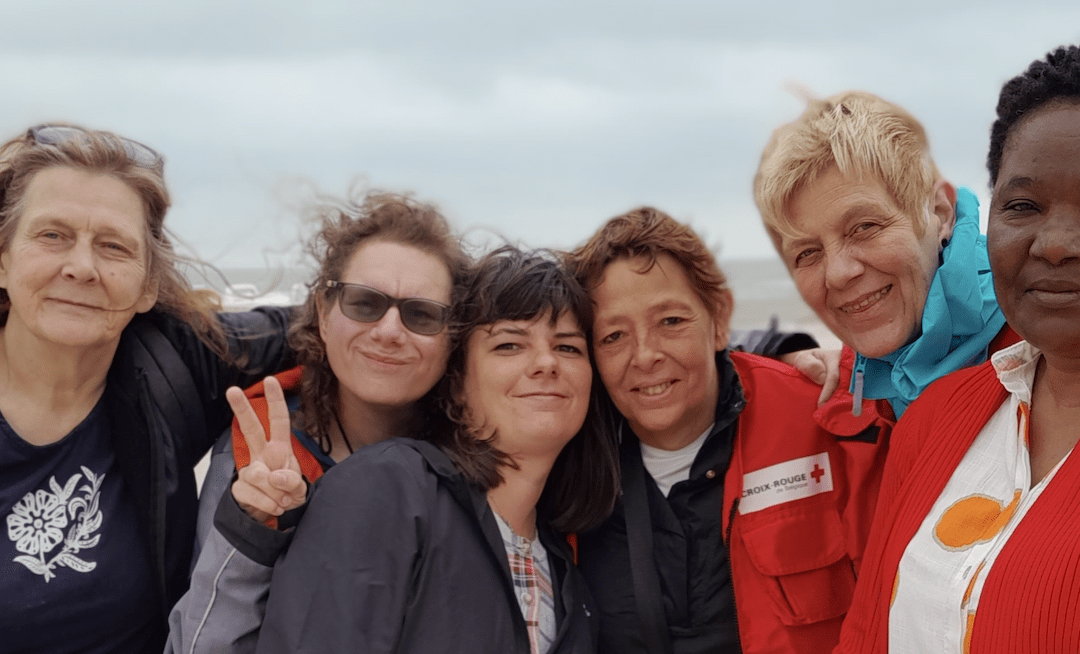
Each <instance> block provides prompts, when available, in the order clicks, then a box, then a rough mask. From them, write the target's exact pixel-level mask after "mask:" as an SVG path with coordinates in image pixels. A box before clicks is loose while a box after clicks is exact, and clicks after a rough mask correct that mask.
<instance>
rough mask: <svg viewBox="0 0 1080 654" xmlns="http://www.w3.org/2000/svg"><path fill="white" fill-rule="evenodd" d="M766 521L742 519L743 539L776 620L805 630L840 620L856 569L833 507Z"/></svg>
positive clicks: (792, 512)
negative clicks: (815, 625) (824, 621)
mask: <svg viewBox="0 0 1080 654" xmlns="http://www.w3.org/2000/svg"><path fill="white" fill-rule="evenodd" d="M754 518H759V516H754ZM760 518H766V516H760ZM767 518H768V519H767V520H750V519H746V518H744V521H743V525H742V530H741V531H742V539H743V542H744V543H745V545H746V549H747V554H748V556H749V558H750V561H751V562H752V563H753V565H754V568H755V569H756V571H757V572H758V574H759V575H760V578H759V580H760V581H761V582H762V584H763V586H764V590H765V591H766V594H767V595H768V597H769V598H770V599H771V600H772V604H773V605H774V608H775V611H776V614H777V616H778V617H779V618H780V620H781V621H782V622H783V623H784V624H786V625H807V624H812V623H815V622H820V621H822V620H828V619H830V618H836V617H839V616H842V615H844V614H845V613H846V612H847V610H848V608H849V607H850V606H851V599H852V597H853V595H854V591H855V570H854V567H853V565H852V562H851V558H850V557H849V556H848V554H847V551H846V548H845V546H844V531H843V526H842V524H841V522H840V516H839V514H838V513H837V512H836V509H835V507H833V506H832V505H831V504H824V505H818V506H811V507H798V508H792V509H787V510H785V511H783V512H780V513H775V514H771V515H769V516H767Z"/></svg>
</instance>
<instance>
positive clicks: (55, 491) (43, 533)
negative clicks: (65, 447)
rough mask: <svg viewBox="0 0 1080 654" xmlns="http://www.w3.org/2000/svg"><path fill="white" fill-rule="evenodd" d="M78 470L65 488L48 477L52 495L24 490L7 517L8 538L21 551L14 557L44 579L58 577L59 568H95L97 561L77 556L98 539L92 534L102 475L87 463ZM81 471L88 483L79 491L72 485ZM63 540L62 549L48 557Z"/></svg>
mask: <svg viewBox="0 0 1080 654" xmlns="http://www.w3.org/2000/svg"><path fill="white" fill-rule="evenodd" d="M81 468H82V472H83V474H82V475H80V474H78V473H76V474H74V475H72V476H71V479H68V482H67V483H66V484H64V486H63V487H61V486H60V484H58V483H57V482H56V477H51V478H50V479H49V488H50V489H51V490H52V492H51V493H50V492H49V491H47V490H44V489H38V490H36V491H33V492H30V493H27V494H26V495H24V496H23V498H22V499H21V500H19V501H18V502H16V503H15V506H13V507H12V509H11V513H10V514H8V517H7V526H8V538H9V539H11V540H12V541H13V542H14V543H15V549H16V550H18V551H19V552H22V553H23V554H22V555H20V556H16V557H15V558H14V559H13V560H14V561H16V562H18V563H21V564H23V565H24V566H26V567H27V569H29V570H30V571H31V572H33V573H35V574H39V575H42V576H43V577H45V581H46V583H47V582H48V581H49V580H50V579H52V578H53V577H55V576H56V572H55V571H56V569H57V568H58V567H66V568H70V569H72V570H76V571H78V572H90V571H91V570H93V569H94V568H95V567H97V563H95V562H93V561H86V560H83V559H81V558H79V557H78V556H76V554H78V553H79V552H80V551H81V550H85V549H90V548H92V547H94V546H95V545H97V544H98V540H100V538H101V536H100V534H94V532H95V531H97V530H98V529H99V528H100V527H101V511H100V510H99V508H98V502H99V500H100V497H101V482H102V481H104V480H105V475H104V474H103V475H100V476H98V475H95V474H94V473H93V472H91V471H90V469H89V468H87V467H86V466H81ZM84 475H85V477H86V482H87V483H85V484H83V485H82V486H81V487H79V488H78V491H77V492H78V493H80V494H78V495H77V494H76V488H75V487H76V486H78V484H79V480H80V479H82V477H83V476H84ZM65 529H67V534H66V535H65V533H64V530H65ZM61 542H62V543H63V548H62V549H61V550H60V552H59V553H57V554H56V555H55V556H53V557H52V558H49V559H46V557H47V556H48V555H50V554H52V552H53V551H54V550H55V549H56V547H57V546H58V545H60V544H61Z"/></svg>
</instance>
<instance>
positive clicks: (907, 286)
mask: <svg viewBox="0 0 1080 654" xmlns="http://www.w3.org/2000/svg"><path fill="white" fill-rule="evenodd" d="M954 193H955V192H954V191H952V187H951V186H948V185H947V184H945V183H944V182H941V183H939V184H938V185H937V186H935V191H934V196H933V202H932V203H929V206H930V207H932V208H933V212H932V213H931V212H928V218H927V224H926V228H925V229H924V230H922V232H921V234H920V233H918V232H917V229H918V228H917V225H916V222H915V220H914V219H913V218H912V217H911V216H907V215H905V214H904V213H903V212H902V211H900V209H899V208H898V207H897V205H896V202H895V201H894V200H893V199H892V197H891V196H890V195H889V193H888V191H887V190H886V189H885V186H884V185H883V184H882V183H881V182H880V181H878V180H877V179H874V178H866V179H862V180H858V179H853V178H850V177H848V176H846V175H844V174H843V173H841V172H840V171H839V170H838V169H837V168H835V167H833V168H831V169H830V170H829V171H828V172H826V173H825V174H823V175H821V176H819V177H818V178H817V179H816V180H814V182H813V183H812V184H810V185H809V186H807V187H805V188H803V189H802V190H800V191H799V192H797V193H796V194H795V195H794V196H793V197H792V201H791V204H790V209H789V210H790V216H791V223H792V226H793V227H794V228H795V230H796V231H797V232H798V233H799V234H800V236H799V237H797V238H788V237H782V239H781V243H780V251H781V256H782V257H783V259H784V263H785V264H786V265H787V268H788V271H789V272H790V273H791V277H792V279H793V280H794V281H795V286H796V287H797V288H798V289H799V294H800V295H802V298H803V300H804V301H805V302H806V303H807V304H808V305H809V306H810V308H812V309H813V310H814V311H815V312H816V313H817V315H818V316H819V317H820V318H821V320H822V321H823V322H824V323H825V324H826V325H827V326H828V327H829V329H830V330H832V332H833V333H834V334H836V336H837V337H839V338H840V340H841V341H843V342H844V343H845V344H846V345H849V346H851V347H852V348H853V349H854V350H855V351H857V352H859V353H861V354H863V355H864V356H868V357H881V356H884V355H886V354H889V353H891V352H893V351H895V350H896V349H898V348H900V347H901V346H903V345H905V344H906V343H907V342H908V341H910V340H911V339H912V338H913V337H914V336H915V335H917V334H918V332H919V330H920V329H921V326H922V315H923V307H924V306H925V305H926V296H927V294H928V293H929V291H930V282H931V281H932V280H933V278H934V273H935V272H936V271H937V267H938V253H939V251H940V249H941V240H942V239H945V238H948V237H949V236H951V235H952V226H953V216H952V201H955V195H954ZM950 200H951V201H950Z"/></svg>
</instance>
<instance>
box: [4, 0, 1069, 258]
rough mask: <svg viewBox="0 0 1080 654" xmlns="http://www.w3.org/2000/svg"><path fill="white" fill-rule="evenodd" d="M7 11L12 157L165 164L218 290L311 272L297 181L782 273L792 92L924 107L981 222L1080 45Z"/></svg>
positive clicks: (923, 30) (983, 15) (288, 6)
mask: <svg viewBox="0 0 1080 654" xmlns="http://www.w3.org/2000/svg"><path fill="white" fill-rule="evenodd" d="M0 6H2V7H3V15H4V23H5V29H4V35H3V37H2V38H0V88H2V89H3V93H2V96H3V101H2V109H0V133H2V135H3V136H4V137H5V138H6V137H9V136H13V135H14V134H16V133H17V132H19V131H21V130H23V129H25V128H26V127H27V126H29V125H31V124H35V123H39V122H44V121H48V120H69V121H75V122H78V123H81V124H84V125H86V126H89V127H96V128H106V129H113V130H116V131H119V132H121V133H123V134H125V135H127V136H130V137H132V138H135V139H137V140H141V141H144V142H146V143H148V144H150V145H152V146H153V147H155V148H157V149H159V150H161V151H162V152H163V153H164V154H165V155H166V157H167V159H168V164H167V167H166V175H167V178H168V181H169V184H170V188H171V190H172V192H173V196H174V208H173V210H172V213H171V214H170V217H169V222H170V223H171V226H172V228H173V230H174V232H176V233H177V234H178V235H180V236H181V237H182V238H183V239H184V240H185V241H187V242H188V243H190V244H191V245H192V246H194V248H195V250H196V251H197V253H198V254H199V255H201V256H203V257H205V258H207V259H209V260H211V261H212V262H214V263H216V264H217V265H219V266H222V267H233V266H249V265H261V264H264V263H270V264H275V265H278V264H284V265H290V264H292V263H294V262H295V261H296V259H297V257H298V254H299V249H298V248H297V247H296V246H295V242H296V240H297V220H296V218H295V210H294V208H293V205H295V204H296V202H297V198H298V197H299V196H300V191H299V190H298V189H299V188H300V183H299V181H298V180H300V179H304V180H310V181H311V182H313V183H314V184H316V185H317V186H318V187H319V188H321V189H322V190H324V191H326V192H330V193H337V194H341V193H343V192H344V191H345V190H346V188H347V187H348V186H349V184H350V182H351V181H352V180H354V179H356V178H357V177H358V176H363V177H364V178H365V179H366V180H367V181H368V183H369V184H370V185H371V186H374V187H378V188H385V189H389V190H412V191H414V192H415V193H416V194H417V196H418V197H420V198H423V199H428V200H431V201H434V202H436V203H437V204H439V205H440V206H441V207H442V208H443V209H444V211H445V212H446V213H447V215H448V216H449V217H450V218H451V219H452V220H453V221H454V223H455V225H456V226H457V227H458V228H459V229H465V228H468V227H472V226H489V227H491V228H493V229H494V230H496V231H497V232H499V233H501V234H503V235H505V236H506V237H508V238H510V239H512V240H520V241H524V242H525V243H527V244H529V245H545V246H556V247H569V246H572V245H575V244H577V243H579V242H580V241H582V240H583V239H585V238H586V237H587V236H588V235H589V234H590V233H591V232H592V231H593V230H595V229H596V228H597V227H598V226H599V225H600V224H601V223H602V222H603V220H605V219H606V218H608V217H611V216H613V215H616V214H618V213H621V212H623V211H625V210H627V209H630V208H632V207H634V206H637V205H641V204H652V205H655V206H658V207H660V208H662V209H664V210H666V211H668V212H669V213H672V214H673V215H675V216H676V217H678V218H681V219H684V220H687V221H690V222H691V223H692V224H693V225H694V226H695V227H696V228H697V229H698V230H699V232H700V233H702V234H703V235H704V236H705V237H706V238H707V240H708V241H709V242H710V243H712V244H714V245H716V246H718V247H719V249H720V253H721V257H722V259H725V260H731V259H740V258H755V257H768V256H772V250H771V246H770V245H769V243H768V240H767V238H766V237H765V235H764V232H763V231H762V229H761V228H760V226H759V221H758V218H757V214H756V211H755V209H754V206H753V201H752V198H751V192H750V184H751V180H752V177H753V173H754V170H755V167H756V165H757V161H758V157H759V155H760V152H761V149H762V147H763V146H764V145H765V143H766V141H767V140H768V137H769V133H770V131H771V130H772V129H773V128H774V127H776V126H777V125H778V124H780V123H782V122H785V121H788V120H791V119H793V118H794V117H796V116H797V115H798V113H799V112H800V111H801V109H802V106H803V102H802V101H801V100H799V99H798V98H797V97H796V96H794V95H793V94H792V93H790V92H789V91H788V90H786V89H787V88H788V87H790V86H791V84H792V83H794V84H798V85H800V86H802V87H805V88H807V89H809V90H811V91H813V92H814V93H815V94H818V95H826V94H830V93H833V92H837V91H840V90H844V89H847V88H864V89H867V90H870V91H873V92H876V93H878V94H879V95H882V96H884V97H886V98H888V99H890V100H893V101H896V102H898V103H900V104H902V105H904V106H905V107H907V108H908V109H909V110H910V111H911V112H912V113H914V114H915V115H916V116H917V117H919V118H920V119H921V120H923V121H924V123H925V124H926V126H927V128H928V131H929V133H930V137H931V141H932V144H933V150H934V154H935V157H936V159H937V161H938V164H939V166H940V167H941V168H942V170H943V172H944V173H945V174H946V175H947V176H948V177H950V178H951V179H952V180H954V181H955V182H957V183H958V184H966V185H969V186H972V187H973V188H974V189H975V190H976V191H977V192H979V194H980V195H981V196H982V197H983V198H985V197H986V195H987V194H986V174H985V172H984V168H983V160H984V157H985V152H986V141H987V133H988V129H989V125H990V122H991V120H992V118H993V108H994V104H995V101H996V96H997V92H998V89H999V88H1000V85H1001V83H1002V82H1003V81H1004V80H1006V79H1007V78H1009V77H1011V76H1013V75H1015V74H1017V73H1019V72H1020V71H1021V70H1023V68H1024V67H1026V66H1027V64H1028V63H1029V62H1030V61H1031V60H1032V59H1035V58H1038V57H1041V56H1042V55H1044V54H1045V53H1046V52H1047V51H1048V50H1050V49H1052V48H1053V47H1055V46H1057V45H1060V44H1063V43H1070V42H1071V43H1077V42H1080V3H1077V2H1074V1H1072V0H1055V1H1048V0H1029V1H1028V2H1026V3H1024V5H1023V6H1021V3H1019V2H1015V1H1014V2H1001V1H998V0H984V1H981V2H958V1H956V0H936V1H934V0H910V1H907V2H904V3H890V4H889V5H888V7H887V8H886V9H877V8H874V7H873V6H872V3H869V2H866V0H859V1H848V0H836V1H832V2H830V1H827V0H821V1H819V2H805V1H803V0H797V1H791V2H787V1H784V2H772V3H770V2H757V3H752V2H738V3H736V2H731V1H729V0H696V1H688V0H667V1H666V2H662V3H661V2H639V1H635V0H619V1H618V2H615V1H612V0H577V1H573V2H569V1H564V0H547V1H546V2H543V3H530V2H506V1H505V0H504V1H496V0H455V1H454V2H447V1H442V2H440V1H439V0H420V1H414V2H410V1H408V0H397V1H387V0H306V1H304V2H295V0H294V1H289V2H280V1H277V0H255V1H249V0H240V1H234V0H214V1H210V0H187V1H186V2H182V3H180V2H177V3H165V2H157V1H155V0H107V1H105V2H97V3H88V2H82V1H76V0H68V1H60V0H35V1H34V2H23V1H14V0H0ZM984 213H985V212H984Z"/></svg>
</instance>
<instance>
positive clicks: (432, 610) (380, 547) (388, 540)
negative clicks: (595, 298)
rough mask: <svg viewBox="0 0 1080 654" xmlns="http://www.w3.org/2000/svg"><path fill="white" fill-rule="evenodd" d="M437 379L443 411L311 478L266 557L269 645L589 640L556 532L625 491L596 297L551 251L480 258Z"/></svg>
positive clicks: (585, 606) (590, 630) (528, 653)
mask: <svg viewBox="0 0 1080 654" xmlns="http://www.w3.org/2000/svg"><path fill="white" fill-rule="evenodd" d="M455 314H456V315H457V316H458V320H456V321H455V324H454V325H453V327H452V329H453V336H452V338H453V350H452V351H451V353H450V359H449V364H448V366H447V372H446V378H445V381H444V383H443V384H441V385H440V387H439V398H440V401H441V403H442V404H443V406H444V407H445V412H444V418H445V419H444V421H443V424H441V425H440V424H431V425H429V426H428V428H427V429H419V430H413V431H411V432H409V435H411V436H412V437H413V438H395V439H391V440H389V441H387V442H385V443H379V444H377V445H372V446H370V447H367V448H364V449H363V450H361V451H359V452H357V453H356V455H354V456H352V457H349V459H348V460H346V461H344V462H342V463H341V464H340V465H338V466H335V467H334V468H333V469H332V470H330V471H328V472H327V474H326V475H325V476H324V477H323V478H322V479H321V480H320V481H319V483H318V484H316V485H315V487H314V490H313V491H312V498H311V503H310V506H309V507H308V508H307V511H306V513H305V514H304V519H303V521H302V522H301V523H300V525H299V526H298V527H297V530H296V537H295V539H294V541H293V543H292V545H291V546H290V547H289V550H288V552H286V553H285V555H284V556H283V557H282V558H281V559H280V560H279V561H278V564H277V566H276V567H275V569H274V581H273V585H272V587H271V592H270V599H269V603H268V605H267V613H266V622H265V624H264V625H263V629H262V633H261V636H260V638H259V644H258V651H259V652H328V651H362V652H411V653H414V654H422V653H424V652H519V653H522V654H544V653H546V652H551V653H557V652H562V653H568V652H574V653H589V652H592V651H593V650H594V647H595V639H596V627H597V624H596V617H595V616H596V615H597V613H596V611H595V607H593V606H592V601H591V599H590V598H589V596H588V594H587V591H586V590H585V587H584V582H583V580H582V579H581V577H580V575H579V574H578V572H577V570H576V568H575V567H574V554H573V551H572V549H571V547H570V545H569V543H568V542H567V540H566V539H565V537H564V536H563V534H567V533H571V532H576V531H579V530H584V529H587V528H590V527H592V526H595V525H597V524H599V523H600V522H601V521H602V520H603V519H604V517H605V516H606V515H607V514H608V513H609V512H610V510H611V507H612V505H613V504H614V501H615V496H616V493H617V490H618V484H617V473H616V471H617V467H616V466H617V463H616V461H615V450H614V448H615V443H614V437H613V434H612V432H611V430H610V420H604V419H602V418H601V404H600V402H599V400H598V399H597V398H596V397H594V396H593V395H592V394H591V392H590V391H591V389H592V388H594V385H593V378H594V373H593V369H592V366H591V364H590V357H589V347H588V343H589V341H588V338H587V336H586V330H587V325H589V324H590V318H591V315H590V314H591V305H590V303H589V299H588V296H587V295H586V294H585V291H584V290H583V289H582V288H581V286H580V285H578V284H577V282H576V281H575V280H574V279H573V277H572V276H571V275H570V274H569V273H568V272H567V271H566V270H565V269H564V268H563V267H562V266H561V265H560V264H559V263H557V262H556V261H554V260H553V259H552V258H551V257H550V256H546V255H544V254H542V253H531V252H522V251H520V250H517V249H514V248H503V249H500V250H497V251H495V252H493V253H492V254H489V255H488V256H486V257H484V258H483V259H482V260H481V261H480V262H479V263H478V264H477V266H476V268H475V270H474V273H473V274H472V275H471V279H470V281H469V283H468V286H467V289H466V291H465V293H464V296H463V298H462V300H461V302H460V304H459V306H458V307H456V308H455Z"/></svg>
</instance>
